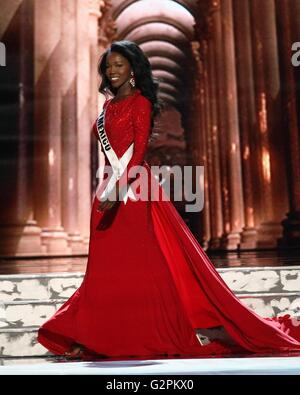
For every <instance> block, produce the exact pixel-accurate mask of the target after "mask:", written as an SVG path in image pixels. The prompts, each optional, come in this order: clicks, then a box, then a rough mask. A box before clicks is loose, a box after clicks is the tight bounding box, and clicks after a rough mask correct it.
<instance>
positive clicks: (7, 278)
mask: <svg viewBox="0 0 300 395" xmlns="http://www.w3.org/2000/svg"><path fill="white" fill-rule="evenodd" d="M218 272H219V273H220V274H221V276H222V277H223V279H224V280H225V282H226V283H227V284H228V286H229V287H230V288H231V289H232V290H233V291H234V292H235V294H236V295H237V296H238V297H239V298H240V299H242V300H243V301H244V303H246V304H247V305H248V306H249V307H251V308H252V309H253V310H255V311H256V312H257V313H258V314H260V315H262V316H264V317H271V316H276V315H284V314H291V315H296V316H297V315H298V316H299V315H300V266H291V267H267V268H256V267H253V268H249V267H247V268H228V269H227V268H226V269H223V268H222V269H218ZM82 279H83V274H82V273H57V274H53V273H51V274H32V275H31V274H30V275H22V274H20V275H0V357H24V356H45V355H47V354H48V353H47V350H46V349H45V348H44V347H42V346H41V345H40V344H39V343H37V341H36V333H37V329H38V327H39V326H40V325H41V324H42V323H43V322H45V321H46V320H47V319H48V318H49V317H51V316H52V315H53V314H54V312H55V311H56V310H57V309H58V308H59V307H60V306H61V304H62V303H63V302H64V301H66V300H67V299H68V298H69V297H70V296H71V295H72V294H73V293H74V292H75V290H76V289H77V288H78V287H79V285H80V284H81V282H82Z"/></svg>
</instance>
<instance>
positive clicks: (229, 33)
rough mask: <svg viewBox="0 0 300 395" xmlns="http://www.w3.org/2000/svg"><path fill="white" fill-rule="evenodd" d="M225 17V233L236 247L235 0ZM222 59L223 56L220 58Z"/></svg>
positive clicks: (239, 209)
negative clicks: (227, 202) (226, 228)
mask: <svg viewBox="0 0 300 395" xmlns="http://www.w3.org/2000/svg"><path fill="white" fill-rule="evenodd" d="M220 5H221V17H222V37H223V40H222V43H223V57H222V58H221V59H222V60H223V65H222V70H220V69H219V70H218V71H219V73H220V72H221V73H222V75H223V78H224V96H223V98H220V99H221V100H223V101H225V111H226V125H225V127H226V129H225V130H220V133H221V134H222V135H224V134H226V140H227V141H226V144H224V145H223V146H222V149H223V150H226V156H227V163H228V180H227V181H228V185H227V187H228V193H229V205H230V210H229V215H230V229H229V233H226V234H225V235H224V247H225V248H226V249H228V250H235V249H237V248H238V247H239V244H240V233H241V231H242V228H243V226H244V207H243V186H242V173H241V172H242V170H241V169H242V167H241V165H242V164H241V152H240V136H239V119H238V103H237V82H236V66H235V46H234V33H233V19H232V1H231V0H223V1H222V2H221V3H220ZM219 61H220V59H219Z"/></svg>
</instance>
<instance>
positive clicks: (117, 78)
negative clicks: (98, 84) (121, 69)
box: [110, 77, 120, 82]
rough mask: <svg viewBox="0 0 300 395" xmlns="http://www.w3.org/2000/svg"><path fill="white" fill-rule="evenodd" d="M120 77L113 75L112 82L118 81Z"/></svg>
mask: <svg viewBox="0 0 300 395" xmlns="http://www.w3.org/2000/svg"><path fill="white" fill-rule="evenodd" d="M119 79H120V77H112V78H111V79H110V80H111V82H116V81H118V80H119Z"/></svg>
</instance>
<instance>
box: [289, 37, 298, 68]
mask: <svg viewBox="0 0 300 395" xmlns="http://www.w3.org/2000/svg"><path fill="white" fill-rule="evenodd" d="M292 51H293V52H295V53H294V54H293V56H292V59H291V61H292V65H293V66H294V67H299V66H300V42H295V43H293V45H292Z"/></svg>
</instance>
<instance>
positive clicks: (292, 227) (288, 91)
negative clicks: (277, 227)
mask: <svg viewBox="0 0 300 395" xmlns="http://www.w3.org/2000/svg"><path fill="white" fill-rule="evenodd" d="M276 6H277V13H278V16H279V17H278V20H279V29H280V35H279V37H280V42H279V44H280V48H281V57H280V58H281V60H282V69H283V73H282V77H283V84H282V90H283V100H284V111H285V113H286V125H285V128H284V129H285V130H286V131H287V152H288V155H287V156H286V161H287V164H288V166H287V169H288V171H287V179H288V187H289V212H288V213H287V218H286V219H285V220H284V221H282V225H283V228H284V231H283V238H282V240H281V241H280V245H281V246H283V247H284V246H299V245H300V167H299V164H300V135H299V126H300V123H299V121H300V120H299V114H298V111H297V93H296V81H295V77H296V76H295V74H294V68H293V65H292V63H291V57H292V52H291V48H292V43H293V42H294V40H296V37H297V36H294V35H293V33H294V32H293V23H292V22H293V21H295V20H297V23H296V24H294V26H295V27H296V26H299V17H300V4H299V2H294V1H292V2H291V1H289V0H280V1H277V2H276ZM298 32H299V33H300V28H298ZM293 36H294V37H293ZM299 39H300V36H299Z"/></svg>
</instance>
